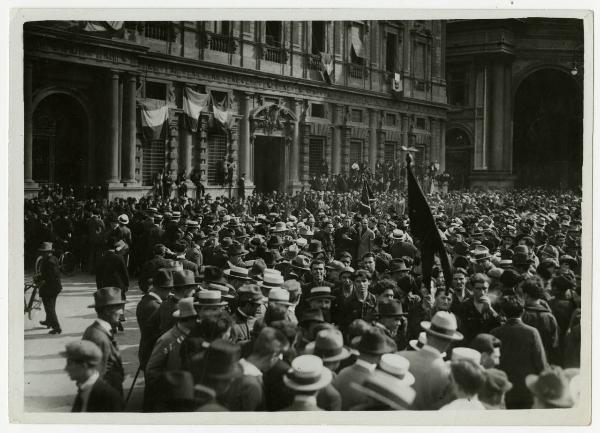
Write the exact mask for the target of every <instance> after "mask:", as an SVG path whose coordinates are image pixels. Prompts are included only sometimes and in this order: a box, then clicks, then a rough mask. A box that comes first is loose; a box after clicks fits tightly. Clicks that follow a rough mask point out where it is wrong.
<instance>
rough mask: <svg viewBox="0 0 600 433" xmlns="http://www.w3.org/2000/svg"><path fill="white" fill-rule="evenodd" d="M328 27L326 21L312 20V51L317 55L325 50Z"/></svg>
mask: <svg viewBox="0 0 600 433" xmlns="http://www.w3.org/2000/svg"><path fill="white" fill-rule="evenodd" d="M326 29H327V26H326V25H325V21H313V22H312V53H313V54H315V55H318V54H320V53H322V52H325V41H326V37H327V33H326Z"/></svg>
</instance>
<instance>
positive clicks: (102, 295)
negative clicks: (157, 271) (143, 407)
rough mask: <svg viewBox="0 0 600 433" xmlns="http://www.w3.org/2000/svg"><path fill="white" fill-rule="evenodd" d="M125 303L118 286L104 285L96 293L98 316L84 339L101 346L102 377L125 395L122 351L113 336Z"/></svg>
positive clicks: (99, 367) (100, 366)
mask: <svg viewBox="0 0 600 433" xmlns="http://www.w3.org/2000/svg"><path fill="white" fill-rule="evenodd" d="M123 305H125V301H123V300H122V298H121V290H120V289H119V288H118V287H102V288H101V289H98V290H97V291H96V292H95V293H94V305H90V306H89V308H94V309H95V310H96V314H97V315H98V318H97V319H96V320H95V321H94V323H92V324H91V325H90V326H88V328H87V329H86V330H85V332H84V333H83V337H82V340H88V341H91V342H93V343H96V345H97V346H98V347H99V348H100V350H101V351H102V359H101V360H100V364H98V371H99V372H100V377H101V378H102V379H103V380H104V381H106V382H107V383H108V384H109V385H111V386H112V387H113V388H115V389H116V390H117V391H118V392H119V394H121V395H123V379H124V377H125V371H124V370H123V362H122V360H121V352H120V351H119V347H118V346H117V342H116V341H115V339H114V336H113V327H114V326H116V325H117V324H118V322H119V315H120V313H121V311H122V309H123Z"/></svg>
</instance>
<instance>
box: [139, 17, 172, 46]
mask: <svg viewBox="0 0 600 433" xmlns="http://www.w3.org/2000/svg"><path fill="white" fill-rule="evenodd" d="M144 35H145V36H146V37H147V38H150V39H158V40H160V41H168V40H169V22H167V21H146V25H145V27H144Z"/></svg>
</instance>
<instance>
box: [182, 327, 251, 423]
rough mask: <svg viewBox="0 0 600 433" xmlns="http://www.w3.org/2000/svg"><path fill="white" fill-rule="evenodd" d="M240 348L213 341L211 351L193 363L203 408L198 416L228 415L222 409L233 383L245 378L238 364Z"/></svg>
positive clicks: (198, 357) (200, 408)
mask: <svg viewBox="0 0 600 433" xmlns="http://www.w3.org/2000/svg"><path fill="white" fill-rule="evenodd" d="M239 360H240V347H239V346H238V345H235V344H231V343H229V342H227V341H225V340H221V339H218V340H214V341H213V342H211V343H210V345H209V346H208V348H207V349H206V350H205V351H204V352H202V353H201V354H199V355H197V356H196V357H195V359H193V364H194V366H193V374H194V381H195V383H196V387H195V389H196V396H197V397H198V398H199V403H200V406H199V407H198V409H197V410H196V411H197V412H226V411H227V410H228V409H227V408H226V407H225V406H223V405H222V403H220V402H222V401H223V400H224V399H225V398H226V393H227V390H228V389H229V387H230V386H231V383H232V382H233V380H234V379H236V378H238V377H239V376H240V375H241V374H242V368H241V366H240V364H239Z"/></svg>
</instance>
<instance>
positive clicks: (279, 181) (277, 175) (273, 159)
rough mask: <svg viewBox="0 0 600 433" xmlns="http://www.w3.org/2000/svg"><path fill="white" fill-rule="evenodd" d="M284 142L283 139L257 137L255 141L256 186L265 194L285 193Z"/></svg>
mask: <svg viewBox="0 0 600 433" xmlns="http://www.w3.org/2000/svg"><path fill="white" fill-rule="evenodd" d="M285 167H286V164H285V151H284V141H283V138H281V137H264V136H257V137H256V138H255V139H254V185H255V188H256V192H258V193H261V194H265V193H272V192H273V191H279V192H281V191H283V189H284V186H285V185H284V174H285V171H284V170H285Z"/></svg>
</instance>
